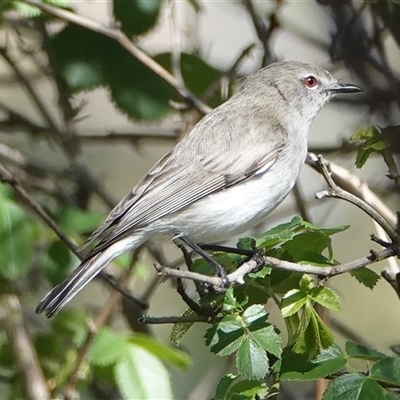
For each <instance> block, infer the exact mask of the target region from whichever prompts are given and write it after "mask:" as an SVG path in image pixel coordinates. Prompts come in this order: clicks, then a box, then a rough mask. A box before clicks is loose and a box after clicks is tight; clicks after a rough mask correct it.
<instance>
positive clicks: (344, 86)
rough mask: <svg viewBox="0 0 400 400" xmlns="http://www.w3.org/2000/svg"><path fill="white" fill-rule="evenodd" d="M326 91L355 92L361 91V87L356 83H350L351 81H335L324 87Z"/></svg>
mask: <svg viewBox="0 0 400 400" xmlns="http://www.w3.org/2000/svg"><path fill="white" fill-rule="evenodd" d="M326 91H327V92H329V93H332V94H335V93H357V92H362V91H363V89H362V88H360V87H359V86H357V85H352V84H351V83H339V82H337V83H335V84H334V85H332V86H331V87H329V88H327V89H326Z"/></svg>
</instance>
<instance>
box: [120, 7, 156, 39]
mask: <svg viewBox="0 0 400 400" xmlns="http://www.w3.org/2000/svg"><path fill="white" fill-rule="evenodd" d="M162 3H163V1H162V0H151V1H149V0H113V13H114V18H115V20H116V21H118V22H119V23H121V29H122V30H123V31H124V32H125V33H126V35H127V36H134V35H140V34H142V33H145V32H147V31H149V30H150V29H151V28H153V27H154V25H155V24H156V22H157V19H158V15H159V13H160V9H161V5H162Z"/></svg>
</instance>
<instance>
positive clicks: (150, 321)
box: [139, 315, 211, 325]
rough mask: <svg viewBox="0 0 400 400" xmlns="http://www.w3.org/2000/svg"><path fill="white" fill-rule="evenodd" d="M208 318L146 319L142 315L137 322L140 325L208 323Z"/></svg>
mask: <svg viewBox="0 0 400 400" xmlns="http://www.w3.org/2000/svg"><path fill="white" fill-rule="evenodd" d="M210 321H211V319H210V317H206V316H204V315H190V316H187V317H184V316H182V317H179V316H178V317H174V316H172V317H147V316H146V315H144V316H143V317H141V318H140V320H139V322H140V323H142V324H152V325H158V324H184V323H188V322H210Z"/></svg>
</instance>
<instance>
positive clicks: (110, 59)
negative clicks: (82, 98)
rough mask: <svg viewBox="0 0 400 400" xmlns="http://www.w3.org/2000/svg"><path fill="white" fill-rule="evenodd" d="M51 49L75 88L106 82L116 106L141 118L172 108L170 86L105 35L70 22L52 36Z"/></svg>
mask: <svg viewBox="0 0 400 400" xmlns="http://www.w3.org/2000/svg"><path fill="white" fill-rule="evenodd" d="M51 52H52V56H53V59H54V62H55V65H56V66H57V68H58V70H59V71H60V73H61V75H62V77H63V78H64V79H65V81H66V82H67V83H68V85H69V87H70V88H71V89H72V90H73V91H81V90H88V89H93V88H95V87H98V86H106V87H108V88H109V90H110V93H111V95H112V100H113V102H114V103H115V104H116V105H117V107H118V108H119V109H120V110H122V111H123V112H125V113H127V114H128V115H129V116H130V117H131V118H134V119H138V120H154V119H158V118H161V117H162V116H163V115H165V113H166V112H167V111H168V110H169V105H168V100H169V99H170V97H171V95H172V94H173V91H172V89H171V87H170V86H168V84H167V83H166V82H165V81H164V80H163V79H161V78H160V77H159V76H158V75H157V74H155V73H154V72H153V71H152V70H150V69H149V68H147V67H146V66H145V65H143V64H142V63H141V62H139V61H138V60H137V59H136V58H134V57H133V56H132V55H131V54H130V53H128V52H127V51H126V50H125V49H124V48H123V47H122V46H121V45H120V44H119V43H117V42H115V41H113V40H112V39H110V38H108V37H106V36H104V35H101V34H99V33H96V32H93V31H91V30H89V29H86V28H82V27H79V26H76V25H67V26H66V27H65V28H64V29H63V30H62V31H61V32H59V33H58V34H56V35H55V36H54V37H53V38H52V41H51Z"/></svg>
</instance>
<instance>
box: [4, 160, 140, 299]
mask: <svg viewBox="0 0 400 400" xmlns="http://www.w3.org/2000/svg"><path fill="white" fill-rule="evenodd" d="M0 182H4V183H7V184H9V185H10V186H11V187H12V188H13V189H14V190H15V191H16V192H17V193H18V195H19V196H20V197H21V199H22V200H23V201H24V203H25V204H26V205H27V206H28V207H29V209H30V210H32V211H33V212H34V214H35V215H37V216H38V217H39V218H40V219H41V220H42V221H43V222H44V223H45V224H46V225H47V226H48V227H49V228H50V229H51V230H52V231H53V232H54V233H55V234H56V235H57V236H58V237H59V238H60V239H61V240H62V241H63V242H64V243H65V244H66V246H67V247H68V248H69V249H70V250H71V251H72V252H73V253H74V254H75V255H76V256H77V257H78V258H79V259H80V260H83V254H81V253H80V252H79V250H78V247H77V246H76V245H75V244H74V243H73V242H72V241H71V240H70V239H69V237H68V236H67V235H66V234H65V233H64V232H63V231H62V230H61V229H60V227H59V226H58V225H57V224H56V223H55V222H54V220H53V219H52V218H51V217H50V216H49V215H48V214H47V213H46V212H45V211H44V210H43V208H42V207H41V205H40V204H39V203H38V202H37V201H36V200H35V199H34V198H33V197H32V196H31V195H30V194H29V193H27V192H26V190H25V189H24V188H23V187H22V186H21V185H20V184H19V182H18V181H17V180H16V179H15V178H14V177H13V176H12V175H11V174H10V172H9V171H8V170H7V169H6V168H5V167H4V166H2V165H1V163H0ZM99 276H100V277H101V278H102V279H104V280H105V281H106V282H107V283H109V284H110V285H111V286H112V287H113V288H114V289H116V290H117V291H119V292H120V293H121V294H122V295H124V296H125V295H127V298H128V299H130V300H132V299H135V302H136V303H138V304H139V305H142V304H143V305H146V304H145V303H143V302H141V301H139V300H137V299H136V298H134V297H133V296H132V295H131V294H130V293H127V292H126V291H125V290H124V289H122V288H121V287H119V286H118V285H116V283H115V281H114V279H111V278H110V277H109V275H108V274H106V273H104V272H100V274H99Z"/></svg>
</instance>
